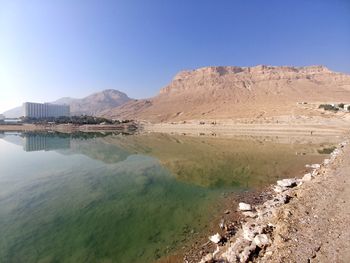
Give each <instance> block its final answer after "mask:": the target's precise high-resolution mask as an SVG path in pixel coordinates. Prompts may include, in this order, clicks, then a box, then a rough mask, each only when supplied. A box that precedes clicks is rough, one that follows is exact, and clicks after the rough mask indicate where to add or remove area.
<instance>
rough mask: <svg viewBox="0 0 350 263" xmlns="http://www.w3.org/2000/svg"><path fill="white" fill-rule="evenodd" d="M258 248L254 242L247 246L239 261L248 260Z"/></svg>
mask: <svg viewBox="0 0 350 263" xmlns="http://www.w3.org/2000/svg"><path fill="white" fill-rule="evenodd" d="M255 249H256V245H255V244H254V242H252V243H251V245H250V246H248V247H245V248H244V249H243V251H242V252H241V253H240V255H239V262H247V261H248V259H249V257H250V255H251V254H252V252H253V251H254V250H255Z"/></svg>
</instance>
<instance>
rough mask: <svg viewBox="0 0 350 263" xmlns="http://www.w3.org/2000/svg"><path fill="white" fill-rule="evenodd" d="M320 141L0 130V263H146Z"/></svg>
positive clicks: (310, 156) (292, 168) (301, 159)
mask: <svg viewBox="0 0 350 263" xmlns="http://www.w3.org/2000/svg"><path fill="white" fill-rule="evenodd" d="M257 145H258V147H257ZM323 148H325V145H323V146H322V145H314V144H308V145H289V144H276V143H261V142H260V143H257V142H256V141H245V140H236V139H227V138H225V139H219V138H217V139H212V138H200V137H197V138H196V137H192V138H190V137H181V136H170V135H164V134H149V135H131V136H124V135H113V134H108V135H107V134H90V135H86V134H35V133H34V134H0V233H1V235H0V259H1V260H0V262H153V261H155V260H157V259H158V258H160V257H162V256H164V255H166V254H168V253H169V252H171V251H173V250H174V249H176V248H178V247H179V246H180V245H182V244H183V243H184V242H186V240H190V239H191V237H192V236H193V233H196V232H199V231H202V230H203V229H204V227H205V226H206V225H207V224H208V223H209V221H210V219H211V218H212V217H211V215H212V214H215V212H218V211H219V209H220V206H219V205H218V200H220V197H221V196H222V194H223V193H225V192H232V191H242V190H249V189H256V188H259V187H263V186H265V185H267V184H269V183H272V182H274V181H275V180H276V179H278V178H281V177H287V176H289V175H290V173H291V172H293V173H294V172H297V171H300V170H302V169H303V167H304V165H305V164H306V163H311V162H315V161H317V160H320V159H321V158H323V156H322V154H320V150H321V152H322V149H323ZM297 152H303V153H304V154H302V155H300V154H296V153H297Z"/></svg>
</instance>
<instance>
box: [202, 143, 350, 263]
mask: <svg viewBox="0 0 350 263" xmlns="http://www.w3.org/2000/svg"><path fill="white" fill-rule="evenodd" d="M346 145H347V142H343V143H341V144H340V145H339V146H338V147H337V148H336V149H335V150H334V151H333V152H332V153H331V155H330V158H329V159H326V160H324V162H323V163H322V164H314V165H310V166H309V168H310V173H307V174H305V175H304V177H303V178H302V179H296V178H292V179H283V180H280V181H278V182H277V185H275V186H274V192H275V194H274V196H273V198H272V199H270V200H268V201H266V202H264V203H263V204H262V205H257V206H255V207H253V206H251V205H250V204H245V203H240V204H239V207H238V210H240V211H241V212H242V214H243V220H241V222H240V225H236V226H232V225H229V224H228V225H223V226H221V227H223V228H224V229H226V230H227V231H226V232H227V236H226V235H225V236H221V235H219V234H215V235H213V236H211V237H210V240H211V241H212V242H213V243H215V244H217V248H216V250H215V252H214V253H210V254H208V255H206V256H205V257H203V258H202V260H201V262H202V263H204V262H350V261H349V259H350V252H349V250H350V249H349V248H348V247H347V244H348V243H349V241H350V231H349V229H348V226H349V223H350V222H349V221H350V207H349V204H348V203H350V202H348V200H349V197H350V190H348V189H350V179H349V178H348V177H349V176H347V175H348V174H349V172H350V160H348V159H347V158H346V156H347V154H349V153H350V149H349V147H346ZM347 186H349V187H347ZM232 231H233V232H234V235H233V236H232ZM230 236H231V237H230Z"/></svg>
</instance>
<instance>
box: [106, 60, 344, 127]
mask: <svg viewBox="0 0 350 263" xmlns="http://www.w3.org/2000/svg"><path fill="white" fill-rule="evenodd" d="M332 101H334V102H337V101H342V102H350V75H346V74H342V73H336V72H332V71H330V70H329V69H327V68H326V67H324V66H309V67H288V66H282V67H274V66H255V67H205V68H200V69H196V70H190V71H183V72H180V73H178V74H177V75H176V76H175V77H174V79H173V80H172V81H171V83H170V84H169V85H168V86H166V87H165V88H163V89H162V90H161V91H160V93H159V94H158V95H157V96H155V97H153V98H150V99H144V100H132V101H129V102H128V103H126V104H123V105H122V106H119V107H117V108H114V109H111V110H107V111H104V112H103V113H102V115H103V116H106V117H111V118H121V119H125V118H132V119H141V120H148V121H152V122H160V121H170V120H171V121H179V120H191V119H197V120H198V119H231V118H250V117H257V116H260V115H264V116H276V115H282V114H292V112H293V109H294V108H295V106H296V104H297V103H298V102H332Z"/></svg>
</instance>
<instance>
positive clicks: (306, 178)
mask: <svg viewBox="0 0 350 263" xmlns="http://www.w3.org/2000/svg"><path fill="white" fill-rule="evenodd" d="M301 180H302V181H303V182H308V181H311V180H312V175H311V173H307V174H305V175H304V176H303V179H301Z"/></svg>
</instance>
